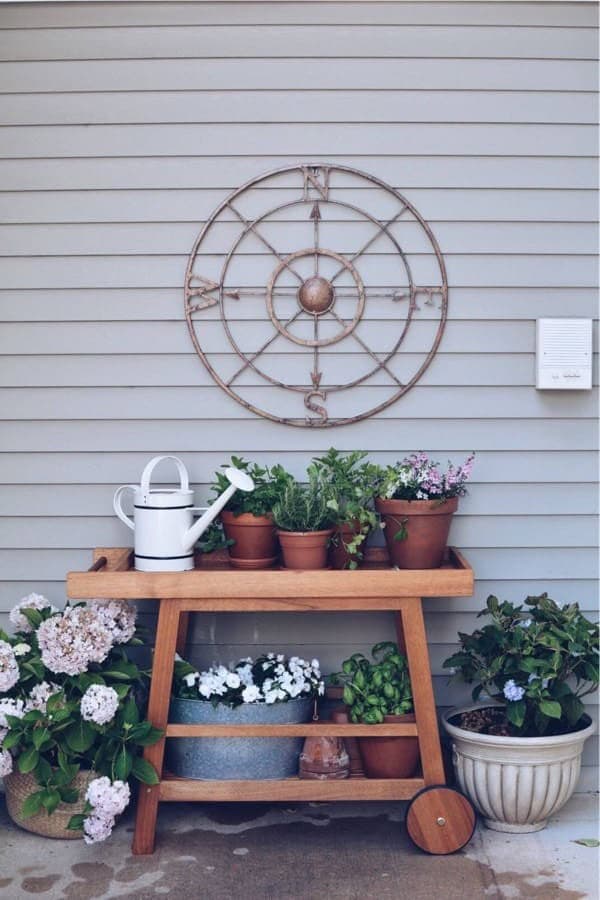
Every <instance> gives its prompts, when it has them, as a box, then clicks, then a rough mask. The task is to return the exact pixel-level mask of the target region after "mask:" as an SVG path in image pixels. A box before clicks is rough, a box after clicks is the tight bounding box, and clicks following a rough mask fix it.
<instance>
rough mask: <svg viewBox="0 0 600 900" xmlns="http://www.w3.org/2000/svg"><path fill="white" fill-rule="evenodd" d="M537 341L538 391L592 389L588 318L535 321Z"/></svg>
mask: <svg viewBox="0 0 600 900" xmlns="http://www.w3.org/2000/svg"><path fill="white" fill-rule="evenodd" d="M536 338H537V340H536V387H537V388H538V389H541V390H548V389H551V390H552V389H553V390H560V391H564V390H577V391H581V390H584V391H586V390H590V389H591V387H592V320H591V319H538V320H537V334H536Z"/></svg>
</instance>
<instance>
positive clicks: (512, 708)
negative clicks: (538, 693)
mask: <svg viewBox="0 0 600 900" xmlns="http://www.w3.org/2000/svg"><path fill="white" fill-rule="evenodd" d="M526 710H527V706H526V703H525V701H524V700H517V701H516V702H515V703H507V704H506V718H507V719H508V721H509V722H511V723H512V724H513V725H514V726H515V727H516V728H520V727H521V726H522V724H523V722H524V721H525V712H526Z"/></svg>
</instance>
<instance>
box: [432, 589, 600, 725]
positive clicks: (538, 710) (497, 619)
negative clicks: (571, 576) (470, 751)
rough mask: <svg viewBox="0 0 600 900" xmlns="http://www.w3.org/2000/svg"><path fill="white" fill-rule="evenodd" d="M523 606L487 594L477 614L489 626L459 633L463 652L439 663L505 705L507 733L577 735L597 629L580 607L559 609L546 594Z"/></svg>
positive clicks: (592, 682) (594, 663) (592, 683)
mask: <svg viewBox="0 0 600 900" xmlns="http://www.w3.org/2000/svg"><path fill="white" fill-rule="evenodd" d="M525 604H526V608H524V607H523V606H514V605H513V604H512V603H508V602H504V603H501V602H500V601H499V600H498V599H497V598H496V597H488V600H487V606H486V608H485V609H484V610H482V612H480V613H479V615H480V616H483V615H488V616H491V623H490V624H489V625H485V626H484V627H483V628H478V629H476V630H475V631H474V632H473V633H472V634H462V633H459V638H460V643H461V649H460V650H459V651H458V652H457V653H455V654H454V655H453V656H451V657H450V658H449V659H447V660H446V661H445V663H444V666H446V667H451V668H453V669H455V670H456V671H455V675H456V677H460V678H462V679H463V680H464V681H466V682H468V683H474V684H475V687H474V688H473V694H472V695H473V700H477V699H478V698H479V697H480V695H482V692H485V693H486V694H487V696H488V697H491V698H492V699H493V700H495V701H498V702H500V703H503V704H505V709H506V718H507V720H508V731H509V733H510V734H512V735H514V736H518V737H541V736H543V735H552V734H563V733H567V732H569V731H574V730H576V729H577V728H578V723H579V722H580V719H581V718H582V716H583V713H584V706H583V703H582V702H581V698H582V697H583V696H584V695H585V694H588V693H590V692H592V691H594V690H595V689H596V688H597V687H598V625H597V624H596V625H595V624H593V623H592V622H590V621H589V620H588V619H586V618H585V616H584V615H583V614H582V613H581V611H580V609H579V606H578V604H577V603H571V604H569V605H566V606H562V607H560V606H558V605H557V604H556V603H555V602H554V601H553V600H551V599H550V598H549V597H548V595H547V594H542V595H541V596H540V597H528V598H527V599H526V601H525Z"/></svg>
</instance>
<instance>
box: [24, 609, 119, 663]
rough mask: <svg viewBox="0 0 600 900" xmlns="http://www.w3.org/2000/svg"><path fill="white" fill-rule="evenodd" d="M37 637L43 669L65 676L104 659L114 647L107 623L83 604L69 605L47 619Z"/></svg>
mask: <svg viewBox="0 0 600 900" xmlns="http://www.w3.org/2000/svg"><path fill="white" fill-rule="evenodd" d="M37 639H38V644H39V647H40V650H41V654H42V662H43V663H44V665H45V666H46V668H48V669H50V671H51V672H55V673H56V674H61V673H62V674H65V675H81V674H82V673H83V672H86V671H87V669H88V666H89V664H90V663H91V662H97V663H101V662H104V660H105V659H106V657H107V656H108V654H109V653H110V651H111V649H112V646H113V637H112V634H111V632H110V630H109V629H108V628H107V626H106V624H105V623H104V622H103V621H102V620H101V619H100V618H99V617H98V615H97V614H96V612H95V611H94V610H93V609H90V608H87V607H85V606H72V607H71V606H70V607H67V608H66V609H65V610H64V611H63V612H62V613H61V614H60V615H57V616H52V617H51V618H50V619H46V620H45V622H42V624H41V625H40V627H39V628H38V630H37Z"/></svg>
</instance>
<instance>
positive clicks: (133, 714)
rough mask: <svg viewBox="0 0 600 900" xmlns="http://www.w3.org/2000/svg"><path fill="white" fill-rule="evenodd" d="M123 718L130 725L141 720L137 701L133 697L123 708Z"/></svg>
mask: <svg viewBox="0 0 600 900" xmlns="http://www.w3.org/2000/svg"><path fill="white" fill-rule="evenodd" d="M123 719H124V721H125V722H127V723H128V724H129V725H137V723H138V722H139V721H140V711H139V709H138V708H137V703H136V702H135V700H134V699H133V697H131V698H130V699H129V700H128V701H127V703H126V704H125V709H124V710H123Z"/></svg>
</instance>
